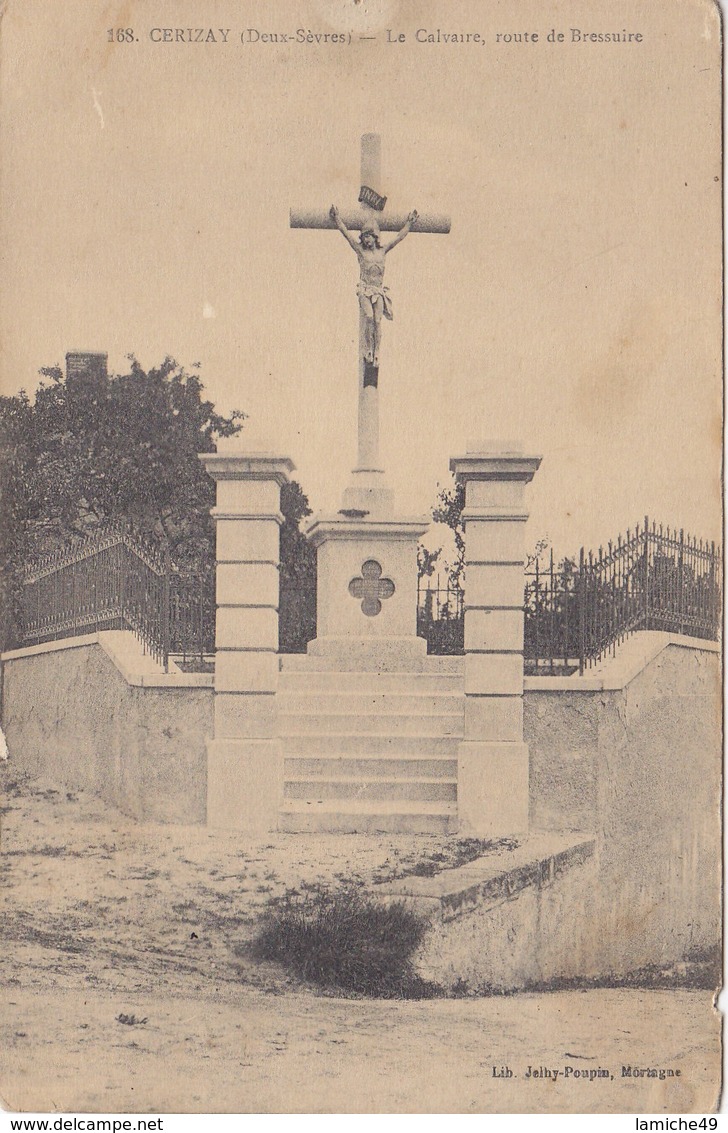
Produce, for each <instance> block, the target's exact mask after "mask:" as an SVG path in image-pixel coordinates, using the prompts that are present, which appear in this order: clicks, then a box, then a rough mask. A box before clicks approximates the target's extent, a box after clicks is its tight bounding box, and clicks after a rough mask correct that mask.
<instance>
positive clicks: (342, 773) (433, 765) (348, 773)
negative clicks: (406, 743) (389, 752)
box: [283, 755, 458, 780]
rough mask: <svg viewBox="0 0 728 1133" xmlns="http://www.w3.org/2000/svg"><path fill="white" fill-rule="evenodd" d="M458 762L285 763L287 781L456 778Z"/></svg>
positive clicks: (366, 759)
mask: <svg viewBox="0 0 728 1133" xmlns="http://www.w3.org/2000/svg"><path fill="white" fill-rule="evenodd" d="M457 772H458V761H457V759H442V758H438V757H437V756H431V757H429V758H428V757H427V756H419V755H402V756H397V757H393V758H389V759H387V758H384V759H383V758H381V757H380V756H377V755H360V756H355V757H353V758H352V757H348V758H347V757H345V756H341V755H329V756H317V757H307V756H289V757H288V758H287V759H285V760H284V762H283V774H284V777H285V779H286V780H293V779H335V778H349V777H350V778H353V779H357V778H358V779H378V778H380V777H381V778H385V779H386V778H396V779H435V780H438V779H452V780H454V779H456V778H457Z"/></svg>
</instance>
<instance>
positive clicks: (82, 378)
mask: <svg viewBox="0 0 728 1133" xmlns="http://www.w3.org/2000/svg"><path fill="white" fill-rule="evenodd" d="M108 359H109V356H108V354H101V353H98V352H95V351H91V350H72V351H69V353H68V354H66V385H67V386H69V387H70V386H72V385H74V384H76V383H84V384H86V383H88V384H89V385H99V386H101V385H105V384H106V379H107V378H108Z"/></svg>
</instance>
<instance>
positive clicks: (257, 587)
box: [200, 438, 294, 832]
mask: <svg viewBox="0 0 728 1133" xmlns="http://www.w3.org/2000/svg"><path fill="white" fill-rule="evenodd" d="M200 460H201V461H202V463H203V464H204V465H205V468H206V470H207V472H208V473H209V475H210V476H212V478H213V479H214V480H215V482H216V484H217V505H216V507H215V508H214V509H213V512H212V515H213V516H214V518H215V520H216V525H217V620H216V634H215V732H214V738H213V739H211V740H210V741H209V742H208V767H207V821H208V823H209V824H210V825H214V826H229V827H235V828H238V829H241V830H247V831H251V832H256V831H258V832H262V831H266V830H272V829H275V827H276V821H277V812H278V805H279V801H280V792H281V785H280V784H281V753H280V743H279V741H278V739H277V738H276V736H277V727H276V691H277V687H278V593H279V577H278V569H279V557H280V550H279V544H280V538H279V528H280V525H281V523H282V522H283V516H282V514H281V511H280V490H281V485H282V484H284V483H285V482H286V480H288V478H289V474H290V472H292V471H293V468H294V465H293V463H292V461H290V460H289V459H288V458H287V457H282V456H277V455H274V454H272V453H266V452H251V451H246V449H245V448H244V447H243V445H242V444H241V441H240V440H239V439H238V438H230V439H228V440H221V441H219V442H218V451H217V452H216V453H200Z"/></svg>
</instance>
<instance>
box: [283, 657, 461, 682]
mask: <svg viewBox="0 0 728 1133" xmlns="http://www.w3.org/2000/svg"><path fill="white" fill-rule="evenodd" d="M280 668H281V672H283V673H300V672H305V673H331V672H346V673H347V675H348V676H351V677H361V676H362V675H364V674H365V673H366V674H367V675H369V676H373V677H376V676H399V675H401V674H402V673H404V674H407V673H409V674H414V675H417V676H462V673H463V670H464V658H463V657H429V656H427V655H426V654H423V655H422V658H421V659H418V660H417V661H416V662H410V663H409V665H408V666H407V667H403V668H402V669H401V670H400V669H399V668H396V669H388V670H387V671H386V672H385V671H383V666H382V667H381V668H380V667H379V666H372V668H371V669H369V670H367V669H365V668H363V667H362V666H361V665H360V663H359V662H358V660H357V659H356V658H355V657H352V669H351V671H349V667H348V665H344V666H342V665H341V662H340V659H339V658H338V657H336V656H332V657H326V656H319V657H316V656H309V654H307V653H283V654H281V655H280Z"/></svg>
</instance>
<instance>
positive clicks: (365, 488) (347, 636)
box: [306, 469, 428, 668]
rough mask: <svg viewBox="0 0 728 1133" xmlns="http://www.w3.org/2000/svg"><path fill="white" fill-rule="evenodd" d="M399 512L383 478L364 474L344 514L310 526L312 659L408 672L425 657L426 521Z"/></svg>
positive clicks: (355, 478) (358, 475)
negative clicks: (422, 575)
mask: <svg viewBox="0 0 728 1133" xmlns="http://www.w3.org/2000/svg"><path fill="white" fill-rule="evenodd" d="M352 505H359V506H358V507H357V506H352ZM393 511H394V508H393V494H392V492H391V490H390V489H389V488H387V486H386V482H385V481H384V477H383V476H382V475H381V474H377V472H376V471H375V470H373V469H372V470H369V471H368V474H367V471H366V470H363V469H362V470H355V472H354V473H353V474H352V482H351V484H350V486H349V487H348V488H347V489H346V490H345V492H344V498H343V505H342V509H341V510H340V511H339V512H337V513H336V514H335V515H318V516H314V517H313V519H312V520H311V521H310V522H309V524H308V527H307V530H306V535H307V536H308V538H309V539H310V540H311V543H312V544H313V546H314V547H315V548H316V553H317V566H318V589H317V599H316V600H317V636H316V640H315V641H312V642H310V643H309V647H308V652H309V653H310V654H312V655H318V656H320V655H323V654H326V655H328V656H331V657H335V656H340V657H341V658H342V659H346V658H348V659H349V660H350V659H351V658H352V657H354V656H357V657H358V658H359V659H360V660H361V662H362V665H363V667H365V668H376V667H377V666H378V665H382V666H383V667H386V668H391V667H393V666H394V667H396V666H398V665H401V667H403V668H406V667H407V664H408V663H411V662H413V661H414V660H415V659H416V658H420V659H421V658H422V657H423V656H424V655H425V654H426V652H427V643H426V642H425V641H424V639H422V638H419V637H417V545H418V541H419V539H420V537H421V536H422V535H423V534H424V532H425V531H426V530H427V527H428V520H427V519H425V518H423V517H421V516H417V517H406V518H404V517H397V516H395V515H394V514H393Z"/></svg>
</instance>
